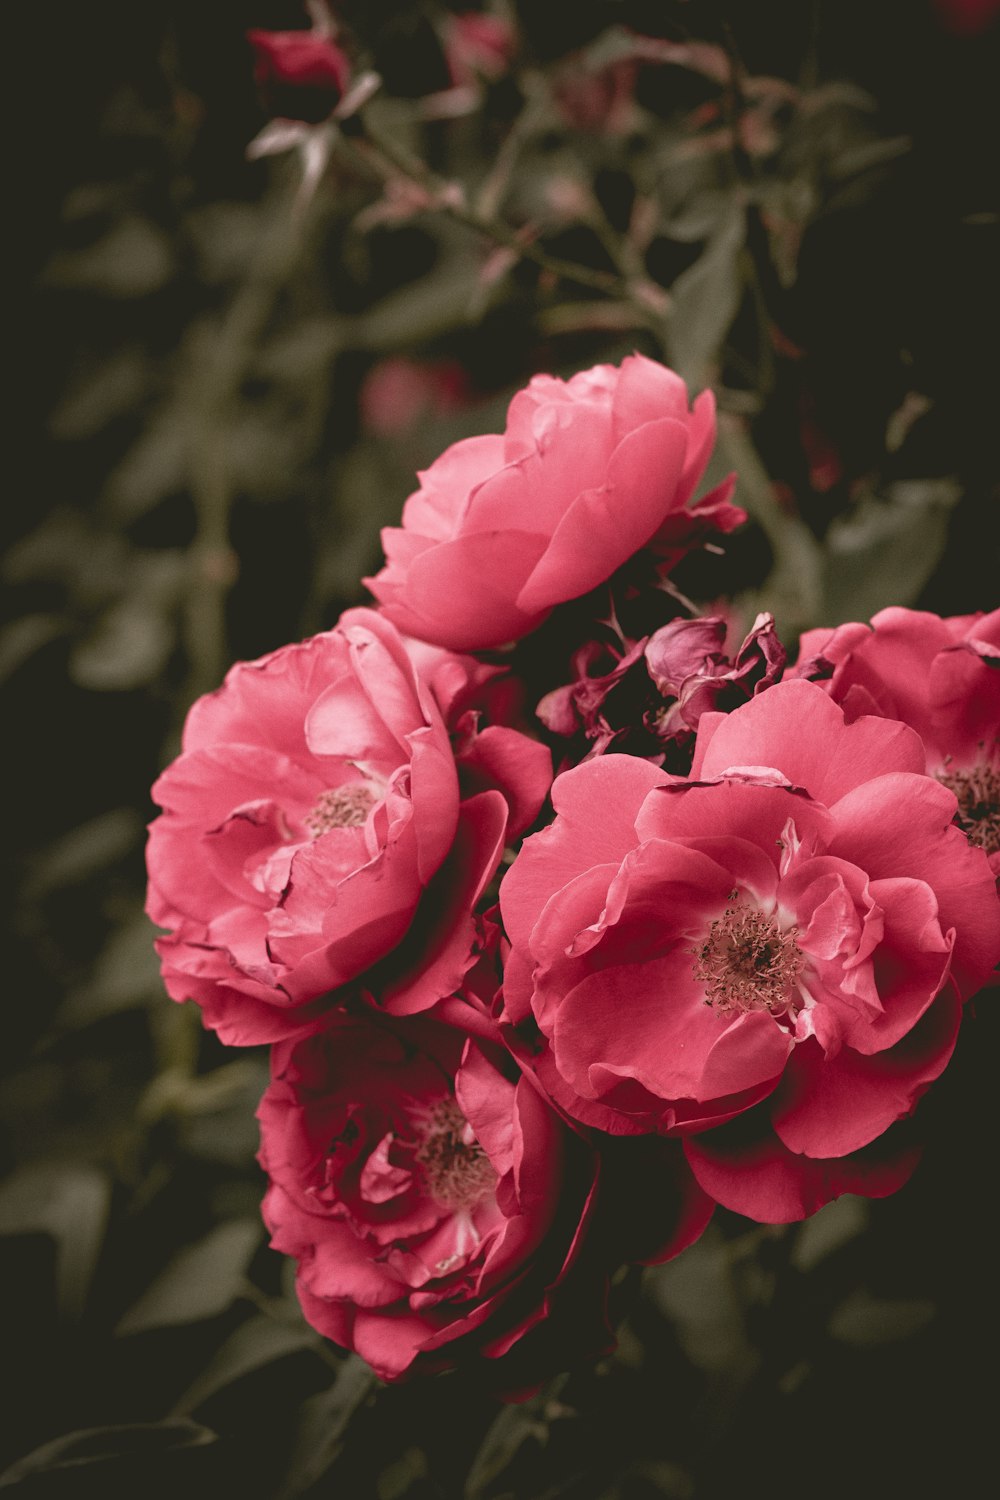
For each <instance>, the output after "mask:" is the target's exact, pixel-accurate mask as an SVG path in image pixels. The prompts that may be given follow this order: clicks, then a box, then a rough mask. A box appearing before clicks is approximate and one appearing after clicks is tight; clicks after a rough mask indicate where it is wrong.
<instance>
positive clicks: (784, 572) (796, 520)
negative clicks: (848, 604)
mask: <svg viewBox="0 0 1000 1500" xmlns="http://www.w3.org/2000/svg"><path fill="white" fill-rule="evenodd" d="M716 463H721V466H722V469H723V471H725V470H727V469H735V470H736V476H737V482H736V500H737V502H738V503H739V504H740V505H744V506H745V507H746V509H747V511H748V512H749V514H750V516H751V517H752V518H753V520H755V521H756V522H757V523H758V524H759V525H760V527H761V528H762V529H763V531H764V532H765V534H766V536H767V540H768V542H769V543H770V546H771V550H772V551H773V553H774V567H773V569H772V571H771V574H770V577H769V578H768V579H767V582H766V584H765V586H764V590H763V591H762V593H761V594H760V595H759V596H758V597H756V598H749V597H748V598H747V600H746V605H747V606H749V608H748V610H747V613H748V617H749V618H751V619H752V618H753V615H754V614H755V613H756V612H757V611H758V610H760V609H765V608H766V609H769V610H770V611H771V612H772V614H773V615H774V616H775V619H776V620H777V623H778V633H779V635H786V634H788V635H791V634H794V633H795V632H797V631H800V630H804V629H806V628H807V627H808V626H810V625H815V624H817V623H818V622H819V620H822V619H824V618H825V617H826V616H825V613H824V609H825V606H824V594H823V584H824V578H823V553H822V550H821V548H820V545H819V543H818V542H817V540H816V538H815V537H814V536H813V534H812V532H811V531H810V530H809V527H808V526H806V524H805V522H804V521H802V520H801V518H800V517H799V516H797V515H790V514H788V513H787V512H785V511H783V510H782V509H781V507H780V506H779V505H778V501H777V499H776V497H775V492H774V486H773V484H772V483H771V479H770V476H769V474H768V472H767V470H766V469H765V468H764V465H763V463H762V462H761V458H760V455H759V454H758V452H757V450H756V448H755V447H754V445H753V442H752V441H751V439H750V436H749V433H748V431H747V428H746V425H745V423H744V422H742V421H741V420H739V419H737V418H735V417H732V416H730V415H728V414H725V415H724V416H723V417H721V418H720V420H719V441H718V443H717V445H716V451H715V454H714V455H713V459H712V465H713V466H714V465H715V464H716ZM709 472H710V473H711V472H712V468H711V467H710V470H709ZM715 472H718V470H716V471H715ZM764 600H766V601H767V602H766V604H765V603H764V602H763V601H764ZM842 618H843V617H842Z"/></svg>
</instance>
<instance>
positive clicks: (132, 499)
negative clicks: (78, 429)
mask: <svg viewBox="0 0 1000 1500" xmlns="http://www.w3.org/2000/svg"><path fill="white" fill-rule="evenodd" d="M190 445H191V418H190V413H189V412H188V411H187V410H186V409H185V408H184V406H183V404H182V403H181V402H166V403H164V404H163V405H162V406H160V407H159V409H158V410H157V411H156V413H155V414H154V416H153V417H152V419H151V421H150V422H149V423H148V424H147V425H146V427H145V429H144V430H143V433H142V436H141V437H140V438H138V440H137V441H136V442H135V443H133V445H132V447H131V448H130V449H129V451H128V452H127V453H126V455H125V457H124V458H123V459H122V461H121V463H120V464H119V465H118V468H117V469H116V470H115V472H114V473H113V474H112V476H111V478H110V480H109V482H108V487H107V491H106V495H107V499H108V502H109V504H110V506H111V508H112V510H113V511H114V513H115V515H116V516H117V517H118V518H119V520H121V521H123V522H125V523H128V522H130V521H134V520H136V519H137V518H138V517H139V516H142V515H145V514H146V512H147V511H150V510H152V508H153V506H154V505H158V504H159V502H160V501H161V500H162V499H164V497H165V496H167V495H170V494H173V493H174V492H175V491H177V490H180V489H183V488H184V486H185V484H186V483H187V477H188V468H187V466H188V454H189V450H190Z"/></svg>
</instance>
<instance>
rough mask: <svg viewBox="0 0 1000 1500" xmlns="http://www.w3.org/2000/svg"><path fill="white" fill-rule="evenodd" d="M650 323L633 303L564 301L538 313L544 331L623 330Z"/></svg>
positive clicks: (641, 326)
mask: <svg viewBox="0 0 1000 1500" xmlns="http://www.w3.org/2000/svg"><path fill="white" fill-rule="evenodd" d="M648 322H649V317H648V315H647V314H646V313H645V312H643V310H642V309H640V308H637V307H633V305H632V304H631V303H630V302H560V303H559V304H558V305H557V306H556V307H548V308H544V309H543V310H542V312H541V313H539V316H538V326H539V328H540V329H541V331H542V332H543V333H585V332H587V331H588V330H590V329H605V330H610V331H611V332H613V333H621V332H623V331H625V330H627V329H630V328H645V327H646V325H647V323H648Z"/></svg>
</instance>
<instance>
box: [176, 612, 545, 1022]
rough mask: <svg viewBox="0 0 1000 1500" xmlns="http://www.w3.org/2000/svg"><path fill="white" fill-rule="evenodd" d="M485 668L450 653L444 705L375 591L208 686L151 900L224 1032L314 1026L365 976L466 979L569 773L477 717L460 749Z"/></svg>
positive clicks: (184, 973) (187, 740) (389, 986)
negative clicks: (483, 925) (529, 832)
mask: <svg viewBox="0 0 1000 1500" xmlns="http://www.w3.org/2000/svg"><path fill="white" fill-rule="evenodd" d="M418 650H419V651H420V652H423V653H424V654H425V656H426V653H427V648H426V647H420V648H418ZM473 670H474V671H475V672H478V673H480V674H481V673H482V672H483V670H484V669H482V668H480V667H479V666H478V664H475V663H472V664H467V663H463V662H462V661H461V660H459V659H457V658H454V657H449V656H448V655H447V653H444V652H438V653H437V656H436V658H435V660H434V664H433V675H434V678H435V681H438V682H439V683H440V690H441V692H442V693H446V695H447V696H446V700H445V701H444V707H442V700H441V699H439V697H438V695H437V691H436V690H435V689H433V688H432V686H431V684H430V683H429V682H428V680H426V679H425V677H424V676H423V675H422V673H421V672H420V671H419V670H418V668H417V666H416V665H415V663H414V660H413V658H411V656H410V655H409V654H408V650H407V646H406V643H405V642H404V641H403V640H402V638H401V637H400V636H399V635H398V634H397V632H396V630H395V629H394V627H393V626H392V625H391V624H390V623H389V622H388V621H387V620H385V619H383V618H382V617H381V616H380V615H379V614H377V613H376V612H375V611H373V610H366V609H357V610H351V611H348V613H347V614H345V615H344V617H343V619H342V620H341V622H340V624H339V625H338V626H337V628H336V629H335V630H332V631H330V632H328V633H327V634H325V635H319V636H314V637H313V638H312V639H311V640H308V641H304V642H302V643H301V644H300V645H295V646H289V647H286V648H284V649H282V650H280V651H276V652H274V653H273V654H272V655H270V656H266V657H263V658H262V659H261V660H260V661H257V662H250V663H241V664H240V665H238V666H236V667H234V668H233V669H232V671H231V672H230V673H229V675H228V677H227V678H226V681H225V683H224V685H223V686H222V687H221V688H220V689H219V690H218V691H217V692H215V693H211V694H209V695H208V696H207V697H205V698H202V699H200V700H199V702H198V703H196V704H195V705H194V707H193V708H192V710H191V712H190V714H189V715H188V720H187V724H186V726H185V730H184V740H183V754H182V755H181V756H180V757H179V759H178V760H177V761H175V762H174V764H173V765H172V766H170V767H168V769H167V770H166V771H165V772H164V774H163V775H162V776H161V778H160V779H159V781H158V782H157V784H156V786H155V787H154V788H153V796H154V797H155V799H156V800H157V801H158V802H159V803H160V805H161V806H162V807H163V809H164V813H163V816H162V817H160V818H157V819H156V820H155V822H154V823H153V824H152V826H151V829H150V840H149V849H148V866H149V877H150V882H149V900H148V907H147V909H148V911H149V914H150V916H151V917H152V918H153V920H154V921H155V922H157V923H158V924H159V925H160V926H163V927H167V928H171V929H173V930H172V932H171V933H170V934H169V935H168V936H166V937H164V938H161V939H160V940H159V942H158V944H157V947H158V951H159V953H160V956H161V959H162V962H163V972H164V979H165V982H166V985H167V989H168V990H169V992H170V994H171V995H172V996H173V997H174V998H175V999H177V1000H184V999H194V1000H196V1001H197V1002H198V1003H199V1004H200V1005H201V1006H202V1009H203V1013H204V1019H205V1021H206V1024H207V1025H209V1026H211V1027H213V1028H215V1029H216V1030H217V1031H218V1032H219V1034H220V1036H221V1037H222V1039H223V1040H224V1041H226V1042H229V1043H255V1042H265V1041H272V1040H275V1039H277V1038H278V1037H282V1036H288V1035H291V1034H295V1033H297V1032H301V1031H302V1030H303V1029H308V1028H310V1027H314V1026H316V1025H318V1024H320V1022H321V1017H322V1012H323V1010H324V1009H325V1007H326V1004H327V1001H326V998H325V997H327V996H328V994H329V992H330V991H336V990H338V989H340V987H342V986H343V985H346V984H348V983H352V984H354V985H355V987H356V988H360V989H363V990H367V991H369V992H373V993H374V994H375V995H376V996H377V998H378V1000H379V1002H380V1003H382V1004H384V1005H385V1006H386V1007H387V1008H389V1009H390V1010H396V1011H402V1012H409V1011H415V1010H422V1009H425V1008H427V1007H428V1006H429V1005H432V1004H434V1003H435V1002H436V1000H437V998H438V997H439V996H440V995H441V994H447V993H449V992H450V990H451V989H453V988H455V987H456V986H457V985H458V983H459V982H460V980H461V977H462V975H463V974H464V972H465V971H466V969H467V968H468V967H469V965H470V964H471V963H472V961H473V951H472V950H473V944H474V941H475V936H476V931H475V924H474V919H473V915H472V910H473V907H474V905H475V903H476V901H477V900H478V899H479V897H480V895H481V894H482V892H483V890H484V888H485V886H486V884H487V883H488V881H489V880H490V878H491V877H492V875H493V873H494V871H495V869H496V868H497V865H498V862H499V859H500V855H501V852H502V849H503V844H504V841H505V839H506V838H507V837H508V836H513V834H514V833H516V832H518V831H519V830H520V829H521V828H523V827H525V826H527V825H528V824H529V823H530V822H531V821H532V819H533V818H534V817H535V815H536V814H537V812H538V808H539V806H540V805H541V802H542V800H543V799H544V796H545V793H546V790H547V787H548V782H549V779H550V762H549V757H548V752H547V751H546V750H545V749H544V748H543V747H542V746H540V745H538V744H536V743H535V742H534V741H532V740H529V739H527V738H526V737H525V736H524V735H521V734H518V733H517V732H516V731H515V730H512V729H508V728H503V727H487V728H485V729H484V730H482V732H479V730H478V719H475V720H474V722H471V723H470V722H469V720H468V719H467V718H465V719H462V720H460V722H459V726H458V728H459V730H460V731H461V737H462V743H461V745H460V746H459V747H458V749H459V761H458V762H456V758H455V751H454V749H453V746H452V741H451V735H450V725H449V723H448V722H447V718H446V715H447V714H448V713H449V710H450V708H451V707H452V705H459V706H460V694H461V692H462V691H463V690H464V689H466V688H468V686H469V682H470V673H471V672H473ZM486 670H487V671H488V669H486Z"/></svg>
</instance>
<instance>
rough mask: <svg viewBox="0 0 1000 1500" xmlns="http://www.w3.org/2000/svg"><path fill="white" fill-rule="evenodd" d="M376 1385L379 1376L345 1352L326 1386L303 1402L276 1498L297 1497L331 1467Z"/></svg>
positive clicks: (362, 1362) (362, 1361) (355, 1356)
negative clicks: (350, 1426)
mask: <svg viewBox="0 0 1000 1500" xmlns="http://www.w3.org/2000/svg"><path fill="white" fill-rule="evenodd" d="M377 1386H378V1378H377V1376H376V1375H375V1374H374V1373H373V1371H372V1370H371V1369H369V1367H368V1365H366V1364H365V1362H364V1360H361V1359H359V1358H358V1357H357V1355H356V1354H351V1355H348V1357H347V1358H346V1359H345V1360H344V1363H343V1365H342V1366H341V1368H340V1370H339V1372H338V1374H337V1378H336V1380H335V1381H334V1383H333V1385H331V1386H330V1387H329V1389H328V1390H325V1391H321V1392H320V1393H319V1395H317V1396H310V1398H309V1400H308V1401H304V1402H303V1403H302V1407H301V1409H300V1418H299V1425H298V1430H297V1431H296V1434H295V1438H294V1440H293V1444H292V1452H291V1456H290V1459H289V1463H288V1467H287V1469H286V1472H285V1479H284V1483H283V1485H282V1486H281V1489H280V1490H279V1491H278V1494H277V1496H276V1497H275V1500H297V1497H298V1496H299V1495H304V1494H306V1492H307V1491H308V1490H310V1489H311V1488H312V1487H313V1485H314V1484H317V1483H318V1482H319V1480H321V1479H323V1478H324V1477H325V1475H327V1474H328V1473H329V1472H330V1470H331V1469H332V1468H333V1466H334V1464H335V1463H336V1462H337V1459H338V1458H339V1457H340V1454H341V1452H342V1450H343V1446H344V1442H345V1440H346V1437H347V1429H348V1427H349V1425H350V1422H351V1419H352V1418H353V1416H354V1414H355V1413H356V1412H358V1411H360V1409H361V1407H362V1406H364V1404H365V1402H366V1401H367V1400H368V1399H369V1397H370V1396H371V1395H372V1392H373V1391H374V1390H375V1389H376V1387H377Z"/></svg>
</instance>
